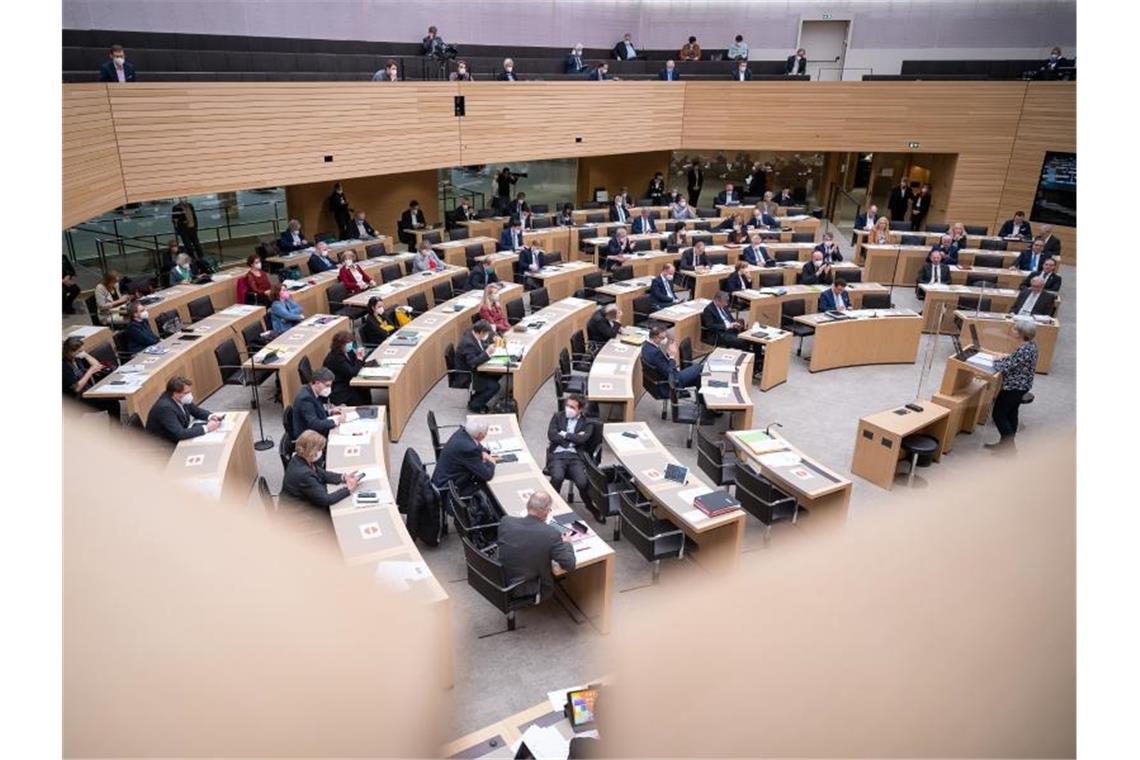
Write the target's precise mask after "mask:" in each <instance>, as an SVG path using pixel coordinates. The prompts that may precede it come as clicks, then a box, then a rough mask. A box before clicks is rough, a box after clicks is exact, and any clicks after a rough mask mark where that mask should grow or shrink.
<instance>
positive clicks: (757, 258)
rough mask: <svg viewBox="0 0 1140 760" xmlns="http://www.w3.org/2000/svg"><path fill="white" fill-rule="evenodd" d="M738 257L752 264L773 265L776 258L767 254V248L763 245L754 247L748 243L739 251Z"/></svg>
mask: <svg viewBox="0 0 1140 760" xmlns="http://www.w3.org/2000/svg"><path fill="white" fill-rule="evenodd" d="M740 258H742V259H743V260H744V261H747V262H748V263H749V264H752V265H754V266H758V267H759V266H764V267H774V266H776V260H775V259H774V258H772V257H771V256H769V255H768V249H767V248H765V247H764V246H760V247H759V248H754V247H753V246H751V245H749V246H746V247H745V248H743V249H742V250H741V251H740Z"/></svg>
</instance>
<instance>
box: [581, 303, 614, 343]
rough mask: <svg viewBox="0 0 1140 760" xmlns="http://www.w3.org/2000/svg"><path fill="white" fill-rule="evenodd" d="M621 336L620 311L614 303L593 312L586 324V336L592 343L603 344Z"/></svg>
mask: <svg viewBox="0 0 1140 760" xmlns="http://www.w3.org/2000/svg"><path fill="white" fill-rule="evenodd" d="M620 334H621V311H620V310H619V309H618V307H617V304H616V303H611V304H606V305H605V306H603V307H602V308H600V309H598V310H597V311H595V312H594V314H593V316H591V317H590V321H589V322H587V323H586V336H587V337H588V338H589V339H590V340H591V341H593V342H594V343H605V342H606V341H609V340H613V339H614V338H616V337H617V336H618V335H620Z"/></svg>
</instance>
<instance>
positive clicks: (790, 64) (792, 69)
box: [784, 55, 807, 74]
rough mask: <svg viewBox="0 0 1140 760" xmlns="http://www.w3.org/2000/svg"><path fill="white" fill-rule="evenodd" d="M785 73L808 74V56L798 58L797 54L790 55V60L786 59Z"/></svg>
mask: <svg viewBox="0 0 1140 760" xmlns="http://www.w3.org/2000/svg"><path fill="white" fill-rule="evenodd" d="M784 73H785V74H806V73H807V58H800V59H799V60H796V56H795V55H789V56H788V60H786V61H784Z"/></svg>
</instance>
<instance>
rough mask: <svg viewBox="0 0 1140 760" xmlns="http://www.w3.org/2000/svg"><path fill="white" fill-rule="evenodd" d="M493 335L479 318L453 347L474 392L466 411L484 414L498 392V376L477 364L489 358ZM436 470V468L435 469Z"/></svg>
mask: <svg viewBox="0 0 1140 760" xmlns="http://www.w3.org/2000/svg"><path fill="white" fill-rule="evenodd" d="M494 336H495V329H494V328H493V327H492V326H491V324H490V323H489V322H487V321H486V320H482V319H480V320H479V321H478V322H476V323H475V324H474V325H472V326H471V329H470V330H468V331H467V332H465V333H463V337H462V338H460V339H459V345H458V346H456V348H455V364H456V369H458V370H460V371H461V372H470V373H471V382H472V384H473V386H474V389H475V393H474V394H473V395H472V396H471V400H470V401H469V402H468V403H467V411H469V412H472V413H474V414H484V413H486V411H487V405H488V404H489V403H490V401H491V399H493V398H494V397H495V396H496V395H497V394H498V392H499V378H498V376H497V375H491V374H487V373H484V372H479V371H478V369H479V365H481V364H482V363H483V362H485V361H487V360H488V359H490V358H491V355H490V354H489V353H488V352H487V349H488V348H489V347H490V346H491V342H492V340H493V338H494ZM437 472H438V470H437Z"/></svg>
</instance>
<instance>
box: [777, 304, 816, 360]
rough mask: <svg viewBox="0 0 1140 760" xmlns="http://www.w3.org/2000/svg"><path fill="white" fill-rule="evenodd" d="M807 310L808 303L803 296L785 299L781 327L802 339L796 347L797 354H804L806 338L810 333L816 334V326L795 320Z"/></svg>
mask: <svg viewBox="0 0 1140 760" xmlns="http://www.w3.org/2000/svg"><path fill="white" fill-rule="evenodd" d="M806 312H807V309H806V305H805V304H804V301H803V299H802V298H793V299H790V300H787V301H784V303H783V308H782V309H781V314H780V327H782V328H783V329H785V330H787V331H788V332H790V333H791V334H792V335H795V336H797V337H798V338H799V339H800V344H799V346H798V347H797V348H796V356H803V349H804V338H806V337H808V336H809V335H815V328H814V327H812V326H811V325H805V324H801V323H800V322H797V321H795V317H801V316H803V315H804V314H805V313H806Z"/></svg>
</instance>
